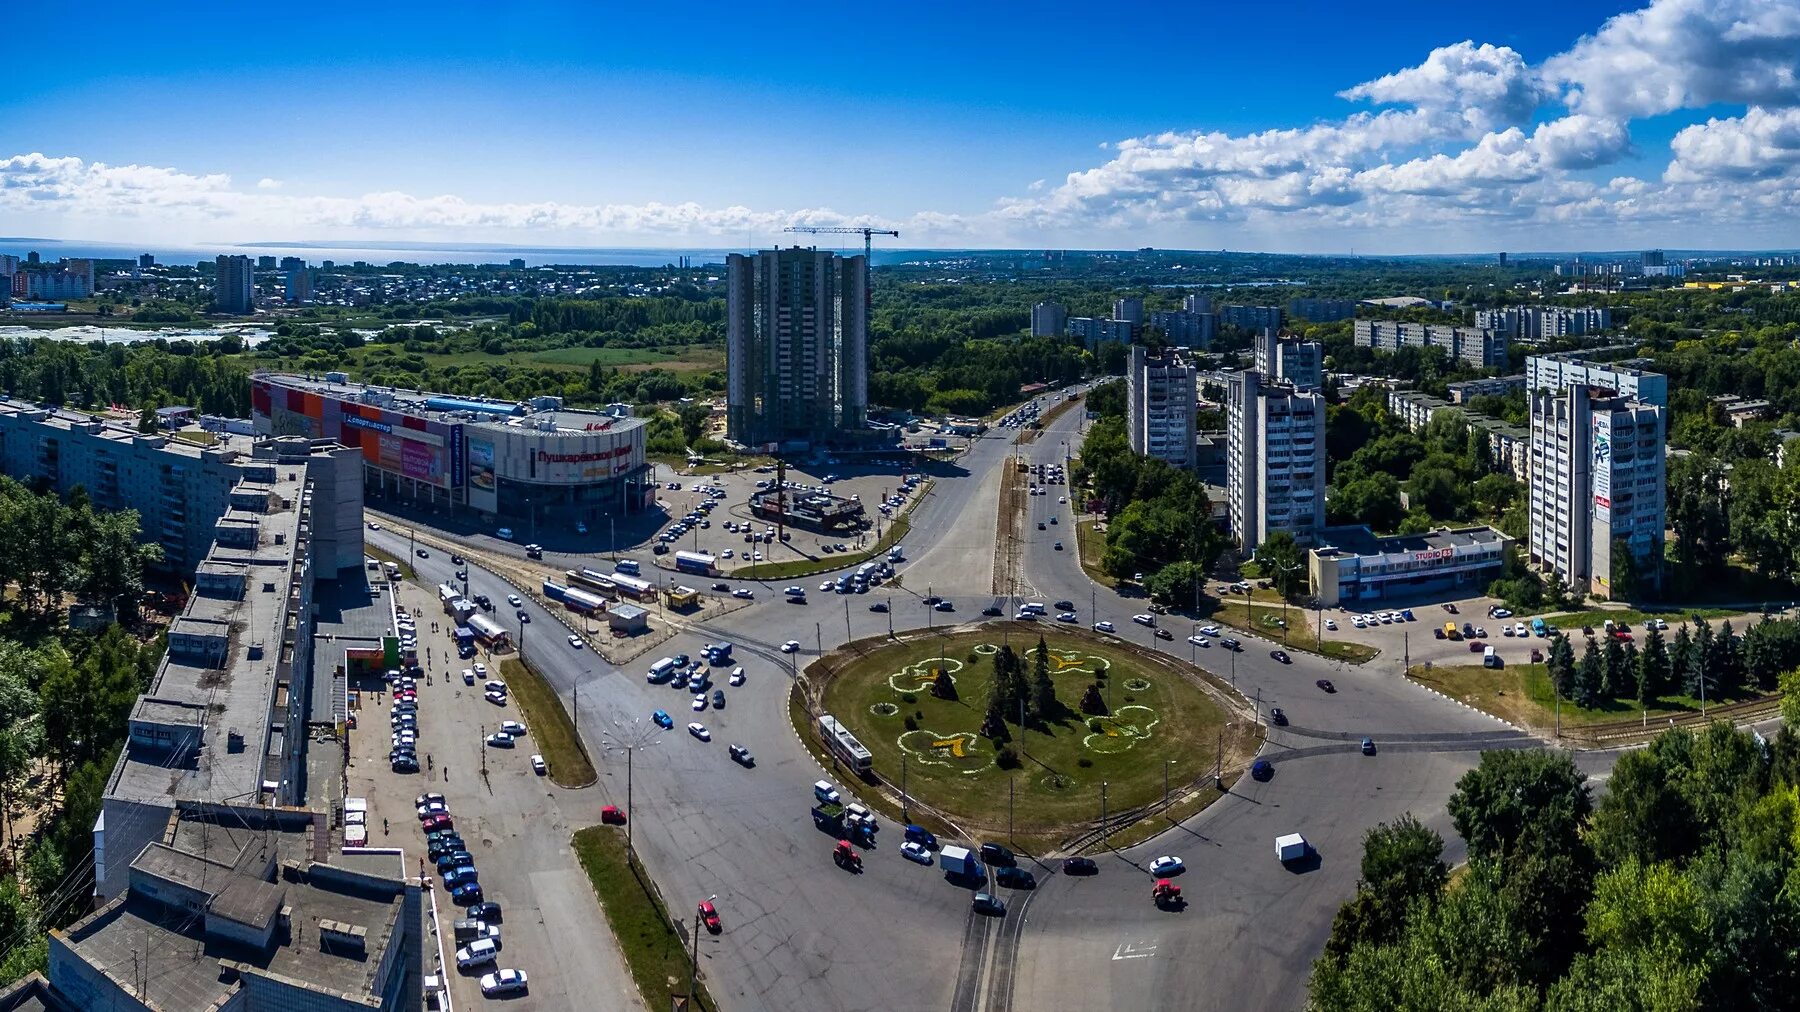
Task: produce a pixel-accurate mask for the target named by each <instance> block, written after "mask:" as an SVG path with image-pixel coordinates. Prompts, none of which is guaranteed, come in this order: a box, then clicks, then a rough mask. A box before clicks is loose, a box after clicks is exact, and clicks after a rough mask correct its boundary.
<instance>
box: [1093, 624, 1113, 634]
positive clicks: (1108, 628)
mask: <svg viewBox="0 0 1800 1012" xmlns="http://www.w3.org/2000/svg"><path fill="white" fill-rule="evenodd" d="M1094 631H1095V632H1112V631H1113V624H1112V623H1111V622H1095V623H1094Z"/></svg>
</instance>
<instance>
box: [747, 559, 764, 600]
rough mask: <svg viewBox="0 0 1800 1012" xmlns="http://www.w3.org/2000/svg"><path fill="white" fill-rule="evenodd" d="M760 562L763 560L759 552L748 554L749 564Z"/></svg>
mask: <svg viewBox="0 0 1800 1012" xmlns="http://www.w3.org/2000/svg"><path fill="white" fill-rule="evenodd" d="M762 560H763V556H762V553H761V552H751V553H750V561H751V562H761V561H762ZM746 596H748V595H746Z"/></svg>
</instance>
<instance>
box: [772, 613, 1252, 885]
mask: <svg viewBox="0 0 1800 1012" xmlns="http://www.w3.org/2000/svg"><path fill="white" fill-rule="evenodd" d="M1040 640H1041V641H1042V642H1043V643H1044V646H1045V652H1044V655H1043V657H1042V660H1041V663H1040V656H1039V652H1038V644H1039V642H1040ZM1001 668H1005V669H1007V671H1008V672H1009V674H1008V676H1007V678H1006V679H1005V681H1006V683H1007V684H1008V685H1009V686H1011V687H1012V688H1011V690H1010V691H1009V692H1005V693H1003V698H1004V699H1005V700H1006V701H1005V702H1002V703H1000V704H998V706H997V707H996V709H998V710H1003V711H1005V713H1006V716H1005V718H1004V719H1003V720H995V719H994V718H993V717H992V716H990V700H991V698H992V695H993V693H994V687H995V683H996V672H997V670H999V669H1001ZM1014 671H1016V672H1017V673H1016V675H1014V674H1012V672H1014ZM807 674H808V679H809V680H810V682H811V684H812V685H813V687H814V688H815V690H816V691H818V692H819V693H820V694H821V703H822V706H823V711H824V712H827V713H830V714H832V715H833V716H835V717H836V718H837V719H838V720H839V721H841V722H842V723H844V724H846V725H847V726H848V727H849V728H850V729H851V730H852V732H853V733H854V734H855V735H856V736H857V738H858V739H859V740H860V741H861V742H862V743H863V745H864V746H865V747H866V748H868V750H869V751H870V752H871V753H872V754H873V756H874V766H875V772H876V773H877V774H878V775H879V777H880V778H881V779H882V780H883V781H885V783H886V784H887V786H888V788H889V793H891V794H893V795H895V796H896V797H897V796H898V794H899V789H900V783H901V780H902V766H903V765H904V767H905V770H904V779H905V781H906V784H905V789H906V794H907V796H908V798H909V799H910V800H911V801H912V802H913V803H914V805H913V807H912V808H911V816H912V818H913V819H914V821H920V822H924V823H926V824H927V825H931V824H934V823H935V824H936V825H939V826H945V827H950V826H954V827H957V828H960V829H961V830H964V831H966V832H968V833H971V834H976V835H979V836H981V837H982V838H985V839H1005V838H1006V837H1007V834H1008V828H1009V799H1010V813H1011V815H1010V819H1011V834H1012V839H1013V841H1014V842H1016V843H1017V844H1018V845H1019V846H1021V847H1023V848H1025V849H1026V850H1028V851H1032V852H1042V851H1045V850H1048V849H1051V848H1053V847H1058V846H1062V845H1066V844H1067V843H1068V842H1069V841H1071V840H1074V839H1077V838H1081V837H1084V836H1086V835H1089V834H1091V831H1092V830H1093V829H1094V828H1095V827H1097V826H1098V824H1099V819H1100V817H1101V790H1102V784H1104V785H1105V793H1106V810H1107V813H1108V822H1109V825H1110V826H1111V828H1112V830H1113V831H1114V832H1118V831H1120V830H1123V829H1124V828H1125V827H1126V826H1128V825H1129V824H1130V823H1132V822H1134V821H1137V820H1139V819H1141V818H1142V817H1144V816H1147V815H1151V814H1155V813H1157V812H1160V811H1161V806H1162V804H1163V801H1164V797H1165V794H1164V791H1165V783H1166V784H1167V786H1168V790H1169V797H1170V798H1171V800H1173V801H1175V802H1176V803H1178V804H1180V803H1181V802H1182V799H1183V798H1184V796H1185V795H1187V794H1188V793H1189V789H1190V788H1191V787H1193V786H1195V785H1201V788H1202V789H1201V790H1199V791H1197V792H1194V793H1197V794H1199V795H1200V796H1201V797H1204V798H1207V799H1210V798H1211V797H1216V796H1217V791H1216V789H1215V788H1214V787H1213V786H1212V779H1211V777H1212V774H1213V771H1214V770H1215V769H1216V768H1217V767H1218V766H1219V764H1220V762H1221V754H1222V761H1223V768H1224V770H1225V772H1226V778H1227V781H1228V782H1229V780H1230V779H1231V778H1232V776H1233V771H1235V770H1241V769H1242V768H1243V767H1244V765H1245V764H1247V763H1248V762H1249V760H1250V758H1251V757H1252V756H1253V755H1254V753H1255V751H1256V748H1257V747H1258V745H1259V744H1260V740H1261V733H1262V732H1261V728H1259V727H1257V726H1256V725H1255V722H1254V721H1253V720H1250V719H1248V717H1247V716H1246V715H1245V714H1244V713H1243V712H1242V711H1241V710H1238V709H1237V707H1236V705H1235V704H1234V702H1233V699H1232V697H1231V695H1230V693H1229V690H1227V689H1225V688H1224V687H1223V686H1222V685H1221V684H1219V683H1218V682H1217V681H1216V680H1210V679H1209V676H1207V675H1206V673H1205V672H1202V671H1199V670H1197V669H1195V668H1193V667H1191V666H1189V665H1188V664H1186V663H1185V662H1181V661H1178V660H1176V659H1173V658H1169V657H1165V656H1159V655H1156V654H1152V653H1148V652H1144V651H1140V650H1138V649H1137V648H1135V647H1132V646H1130V645H1128V644H1126V643H1123V642H1120V641H1118V640H1116V639H1112V638H1110V637H1103V636H1096V635H1090V634H1087V633H1085V632H1083V631H1077V630H1068V629H1049V628H1045V627H1042V626H1037V625H1027V624H1024V623H1017V624H1014V623H1005V624H1000V625H993V626H987V627H984V628H982V629H980V630H963V631H957V632H952V633H948V634H945V633H925V632H921V633H918V634H915V635H913V636H910V637H907V638H903V639H902V640H900V641H888V640H885V639H873V640H865V641H862V642H860V643H854V644H850V645H849V646H847V647H845V648H844V649H842V650H840V651H838V652H837V653H835V654H832V655H830V656H828V657H825V658H823V659H821V660H820V661H818V662H815V663H814V664H813V665H812V666H811V667H810V668H809V669H808V673H807ZM1040 678H1041V679H1044V680H1047V682H1048V690H1049V691H1048V692H1046V691H1045V689H1044V687H1043V686H1042V685H1041V684H1040ZM1051 694H1053V696H1054V698H1053V699H1051V698H1049V696H1050V695H1051ZM1021 695H1022V696H1023V697H1024V699H1025V718H1026V719H1025V725H1024V727H1023V729H1021V727H1020V725H1019V723H1018V719H1019V705H1018V702H1017V700H1018V698H1019V697H1020V696H1021ZM790 709H791V711H792V712H793V713H794V714H795V721H796V723H797V724H798V725H801V726H802V727H806V725H807V724H808V722H809V721H810V720H811V718H809V716H808V714H807V713H806V711H805V710H804V709H803V708H802V706H801V705H800V703H799V701H798V700H796V703H795V705H794V706H793V707H791V708H790ZM801 739H802V740H803V741H807V742H809V743H810V744H812V745H813V746H814V747H815V748H816V747H818V745H819V737H818V734H817V731H816V729H808V730H806V731H804V732H803V733H802V734H801ZM903 757H904V763H903ZM827 764H828V766H829V759H827ZM1165 775H1166V777H1167V780H1166V781H1165V779H1164V778H1165ZM844 776H845V777H849V774H848V772H847V771H846V772H845V774H844ZM851 786H852V788H853V789H854V788H856V787H857V785H856V784H854V783H853V784H852V785H851ZM858 793H859V794H862V795H864V796H865V798H866V797H867V796H868V795H870V794H872V793H873V792H870V791H867V790H859V791H858ZM1191 810H1197V809H1190V808H1189V807H1182V808H1181V809H1180V811H1182V813H1183V814H1189V813H1190V812H1191ZM933 813H935V814H936V815H938V816H939V817H938V818H932V817H931V816H932V814H933Z"/></svg>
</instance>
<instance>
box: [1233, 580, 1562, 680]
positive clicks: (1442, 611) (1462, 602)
mask: <svg viewBox="0 0 1800 1012" xmlns="http://www.w3.org/2000/svg"><path fill="white" fill-rule="evenodd" d="M1214 589H1215V590H1219V589H1222V587H1218V588H1214ZM1490 609H1501V610H1504V609H1505V603H1504V602H1502V601H1500V600H1498V599H1496V598H1491V597H1485V596H1483V597H1470V598H1461V599H1458V600H1454V601H1440V600H1432V601H1424V600H1420V601H1414V600H1410V599H1406V600H1398V601H1391V602H1387V601H1384V602H1373V601H1370V602H1352V603H1349V604H1347V605H1345V606H1343V607H1338V608H1327V609H1325V610H1324V612H1323V613H1322V614H1317V615H1316V616H1308V617H1309V618H1316V620H1317V621H1318V626H1319V629H1320V630H1321V633H1322V635H1323V636H1324V638H1325V639H1328V640H1329V639H1336V640H1342V641H1344V642H1349V643H1364V644H1367V645H1369V646H1372V647H1375V648H1377V649H1379V650H1380V651H1381V652H1382V658H1383V659H1382V660H1378V661H1376V662H1375V663H1377V664H1400V663H1403V662H1410V663H1412V664H1419V663H1423V662H1426V661H1430V662H1432V663H1434V664H1480V663H1481V662H1482V656H1483V650H1484V648H1486V647H1489V646H1491V647H1493V648H1494V651H1495V655H1496V656H1497V657H1498V658H1499V659H1500V660H1501V661H1502V662H1504V663H1507V664H1525V663H1529V662H1531V659H1532V657H1531V652H1532V650H1533V649H1537V650H1546V649H1547V648H1546V640H1545V639H1544V638H1543V637H1541V636H1538V635H1536V634H1535V633H1533V632H1532V628H1531V620H1532V618H1533V617H1534V616H1531V615H1516V614H1513V613H1511V612H1510V611H1509V612H1507V614H1506V615H1505V616H1504V617H1502V616H1499V615H1497V614H1495V613H1491V612H1490ZM1407 613H1410V614H1411V618H1410V619H1408V618H1406V617H1405V615H1406V614H1407ZM1384 616H1385V618H1386V620H1385V621H1384V620H1383V617H1384ZM1359 619H1360V620H1361V624H1358V620H1359ZM1446 622H1451V623H1454V625H1455V626H1456V631H1457V638H1456V639H1450V638H1449V637H1448V636H1447V635H1442V634H1443V633H1444V631H1445V630H1444V623H1446ZM1465 625H1467V626H1468V627H1469V629H1468V630H1467V631H1465V630H1464V628H1463V627H1464V626H1465ZM1521 625H1523V626H1524V627H1525V635H1524V636H1519V635H1518V631H1519V627H1520V626H1521ZM1334 627H1335V628H1334ZM1471 643H1479V644H1480V646H1477V647H1475V648H1474V649H1471V648H1470V644H1471Z"/></svg>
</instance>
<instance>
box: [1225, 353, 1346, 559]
mask: <svg viewBox="0 0 1800 1012" xmlns="http://www.w3.org/2000/svg"><path fill="white" fill-rule="evenodd" d="M1225 441H1226V449H1225V489H1226V498H1227V514H1228V516H1229V518H1230V521H1231V530H1232V533H1233V535H1234V536H1235V537H1236V538H1237V541H1238V546H1239V547H1240V548H1241V549H1242V550H1243V551H1245V552H1246V553H1248V552H1253V551H1255V550H1256V547H1257V546H1258V545H1260V544H1262V543H1263V542H1264V541H1266V540H1268V538H1269V536H1270V535H1271V534H1274V533H1275V532H1277V531H1287V532H1289V533H1290V534H1292V535H1293V536H1294V540H1296V541H1298V542H1299V543H1300V544H1302V545H1309V544H1311V543H1312V542H1313V539H1314V536H1315V534H1316V533H1317V531H1318V530H1319V528H1321V527H1322V526H1324V523H1325V398H1324V397H1323V396H1321V395H1320V394H1318V393H1315V392H1308V391H1302V390H1298V389H1296V388H1295V387H1294V386H1293V385H1292V384H1290V383H1265V380H1264V378H1263V376H1262V374H1261V373H1259V372H1257V371H1256V370H1254V369H1250V370H1245V371H1241V372H1232V373H1227V374H1226V377H1225Z"/></svg>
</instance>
